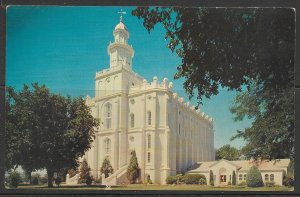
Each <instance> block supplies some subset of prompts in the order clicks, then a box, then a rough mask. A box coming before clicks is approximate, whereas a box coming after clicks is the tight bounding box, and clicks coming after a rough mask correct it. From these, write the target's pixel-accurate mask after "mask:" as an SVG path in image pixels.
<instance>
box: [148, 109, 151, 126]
mask: <svg viewBox="0 0 300 197" xmlns="http://www.w3.org/2000/svg"><path fill="white" fill-rule="evenodd" d="M148 125H151V111H148Z"/></svg>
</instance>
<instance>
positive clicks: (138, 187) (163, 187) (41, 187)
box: [18, 184, 294, 191]
mask: <svg viewBox="0 0 300 197" xmlns="http://www.w3.org/2000/svg"><path fill="white" fill-rule="evenodd" d="M105 188H106V186H103V185H92V186H68V185H61V187H59V188H57V187H54V188H48V187H47V185H35V186H32V185H20V186H19V187H18V189H37V190H104V189H105ZM111 188H112V190H189V191H293V189H294V188H293V187H291V188H288V187H285V186H282V187H280V186H276V187H257V188H250V187H242V186H225V187H212V186H199V185H175V186H173V185H144V184H134V185H126V186H125V185H120V186H112V187H111Z"/></svg>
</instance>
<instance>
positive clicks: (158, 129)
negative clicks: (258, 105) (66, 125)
mask: <svg viewBox="0 0 300 197" xmlns="http://www.w3.org/2000/svg"><path fill="white" fill-rule="evenodd" d="M122 25H123V24H121V23H120V24H118V25H117V26H116V30H115V31H114V36H115V42H114V43H111V44H110V45H109V47H108V52H109V55H110V68H109V69H105V70H102V71H100V72H97V73H96V77H95V98H90V97H88V98H87V101H86V102H87V104H88V105H89V106H90V107H91V110H92V114H93V116H94V117H96V118H97V119H99V120H100V127H99V128H98V131H97V134H96V139H95V141H94V142H93V145H92V148H91V149H90V150H89V151H88V152H87V153H86V155H85V157H86V158H87V160H88V163H89V165H90V166H91V168H92V172H93V176H94V177H100V172H99V169H100V167H101V165H102V162H103V160H104V158H105V157H106V156H107V155H106V154H105V148H104V141H105V140H106V139H109V140H110V144H111V146H110V155H109V156H110V161H111V164H112V166H113V168H114V171H117V170H118V169H120V168H122V167H123V166H125V165H127V164H128V163H129V160H130V157H131V155H130V152H131V151H132V150H135V151H136V154H137V158H138V162H139V165H140V167H141V170H142V179H143V178H145V176H146V174H149V175H150V178H151V180H152V181H153V182H155V183H164V182H165V179H166V177H167V176H169V175H175V174H176V172H177V173H179V172H180V171H181V170H183V171H185V170H186V169H187V168H188V167H190V166H191V165H192V164H193V163H195V162H197V161H210V160H214V148H213V147H214V144H213V141H214V139H213V127H212V119H211V118H209V117H208V116H207V115H205V114H204V113H203V112H200V111H199V110H198V111H196V110H195V109H194V107H193V106H190V105H189V103H185V102H184V100H183V98H180V97H178V95H177V94H176V93H173V90H172V88H173V84H172V83H169V82H168V80H167V79H166V78H165V79H163V80H162V81H161V82H160V81H159V80H158V79H157V77H153V79H152V81H151V82H147V81H146V80H145V79H143V78H142V77H140V76H139V75H138V74H136V73H134V72H133V71H132V70H131V64H132V60H131V59H132V57H133V49H132V47H131V46H129V45H128V43H127V39H128V36H129V33H128V32H127V30H126V28H124V26H122ZM118 28H121V30H120V31H119V30H118ZM127 33H128V35H127ZM121 34H122V35H121ZM120 62H121V63H120ZM122 62H123V63H122ZM126 62H128V64H127V63H126ZM107 103H110V104H111V126H110V128H107V121H106V116H107V114H106V111H105V109H106V108H105V106H106V104H107ZM148 112H151V124H150V125H149V124H148V121H149V118H148ZM132 114H133V115H134V126H133V127H132V121H131V115H132ZM179 125H180V132H179ZM148 135H151V146H150V148H148ZM148 153H150V162H148Z"/></svg>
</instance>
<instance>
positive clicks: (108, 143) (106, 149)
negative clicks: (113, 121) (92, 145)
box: [104, 138, 111, 156]
mask: <svg viewBox="0 0 300 197" xmlns="http://www.w3.org/2000/svg"><path fill="white" fill-rule="evenodd" d="M104 153H105V155H106V156H109V155H110V153H111V141H110V139H109V138H106V139H105V140H104Z"/></svg>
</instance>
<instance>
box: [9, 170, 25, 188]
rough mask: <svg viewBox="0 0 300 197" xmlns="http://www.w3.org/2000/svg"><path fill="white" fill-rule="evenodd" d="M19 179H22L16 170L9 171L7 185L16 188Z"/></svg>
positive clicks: (19, 181)
mask: <svg viewBox="0 0 300 197" xmlns="http://www.w3.org/2000/svg"><path fill="white" fill-rule="evenodd" d="M21 181H22V178H21V175H20V173H19V172H17V171H12V172H10V173H9V175H8V177H7V183H8V186H9V187H11V188H17V187H18V186H19V184H20V183H21Z"/></svg>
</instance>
